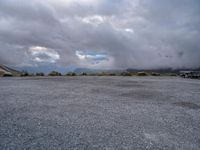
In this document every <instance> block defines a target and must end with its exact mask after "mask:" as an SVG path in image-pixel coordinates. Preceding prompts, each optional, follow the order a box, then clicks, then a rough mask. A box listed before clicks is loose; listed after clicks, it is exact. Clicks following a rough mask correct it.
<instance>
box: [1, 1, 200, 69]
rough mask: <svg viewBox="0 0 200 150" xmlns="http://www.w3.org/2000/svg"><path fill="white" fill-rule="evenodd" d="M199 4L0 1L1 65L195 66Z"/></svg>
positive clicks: (199, 61)
mask: <svg viewBox="0 0 200 150" xmlns="http://www.w3.org/2000/svg"><path fill="white" fill-rule="evenodd" d="M199 16H200V1H199V0H167V1H160V0H45V1H40V0H30V1H27V0H0V64H6V65H14V66H40V65H44V64H45V65H50V66H51V65H58V66H64V67H68V66H71V65H74V66H77V67H91V68H102V67H103V68H115V69H116V68H119V69H121V68H140V69H149V68H166V67H171V68H181V67H187V68H195V67H199V66H200V42H199V41H200V36H199V35H200V17H199Z"/></svg>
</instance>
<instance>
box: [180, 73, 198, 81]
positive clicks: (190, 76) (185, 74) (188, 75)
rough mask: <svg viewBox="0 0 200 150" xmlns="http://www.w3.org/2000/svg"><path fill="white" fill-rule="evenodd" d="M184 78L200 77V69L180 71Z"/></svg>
mask: <svg viewBox="0 0 200 150" xmlns="http://www.w3.org/2000/svg"><path fill="white" fill-rule="evenodd" d="M180 76H181V77H183V78H191V79H200V71H180Z"/></svg>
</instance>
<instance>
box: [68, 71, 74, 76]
mask: <svg viewBox="0 0 200 150" xmlns="http://www.w3.org/2000/svg"><path fill="white" fill-rule="evenodd" d="M66 76H76V73H75V72H68V73H67V74H66Z"/></svg>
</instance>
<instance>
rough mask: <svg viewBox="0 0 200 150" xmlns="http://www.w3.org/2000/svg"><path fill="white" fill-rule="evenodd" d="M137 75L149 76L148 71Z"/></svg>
mask: <svg viewBox="0 0 200 150" xmlns="http://www.w3.org/2000/svg"><path fill="white" fill-rule="evenodd" d="M137 76H148V74H147V73H146V72H138V73H137Z"/></svg>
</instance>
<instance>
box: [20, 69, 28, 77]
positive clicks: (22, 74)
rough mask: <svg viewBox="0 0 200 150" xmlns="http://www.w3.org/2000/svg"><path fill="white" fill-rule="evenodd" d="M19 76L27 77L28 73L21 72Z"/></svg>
mask: <svg viewBox="0 0 200 150" xmlns="http://www.w3.org/2000/svg"><path fill="white" fill-rule="evenodd" d="M21 76H22V77H26V76H29V73H28V72H27V71H25V70H23V71H22V73H21Z"/></svg>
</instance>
